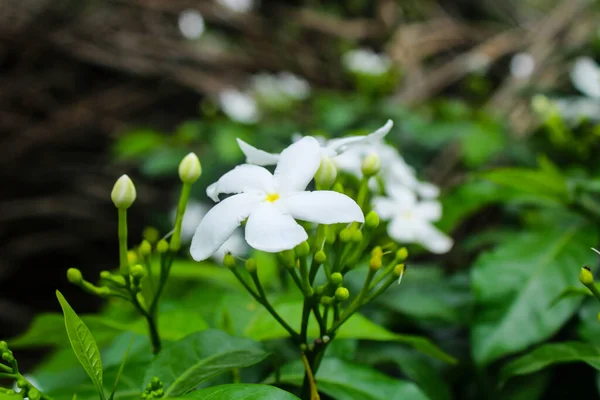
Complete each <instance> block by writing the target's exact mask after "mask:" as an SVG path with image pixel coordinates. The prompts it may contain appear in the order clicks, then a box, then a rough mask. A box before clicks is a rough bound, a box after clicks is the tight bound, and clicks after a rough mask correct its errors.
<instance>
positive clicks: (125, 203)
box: [110, 175, 137, 209]
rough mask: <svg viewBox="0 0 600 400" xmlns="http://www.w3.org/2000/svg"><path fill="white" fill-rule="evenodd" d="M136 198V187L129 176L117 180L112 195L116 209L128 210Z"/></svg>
mask: <svg viewBox="0 0 600 400" xmlns="http://www.w3.org/2000/svg"><path fill="white" fill-rule="evenodd" d="M136 196H137V194H136V192H135V186H134V185H133V182H132V181H131V179H130V178H129V177H128V176H127V175H123V176H121V177H120V178H119V179H117V182H115V186H114V187H113V190H112V192H111V194H110V197H111V199H112V201H113V203H115V207H117V208H120V209H128V208H129V207H131V205H132V204H133V202H134V201H135V198H136Z"/></svg>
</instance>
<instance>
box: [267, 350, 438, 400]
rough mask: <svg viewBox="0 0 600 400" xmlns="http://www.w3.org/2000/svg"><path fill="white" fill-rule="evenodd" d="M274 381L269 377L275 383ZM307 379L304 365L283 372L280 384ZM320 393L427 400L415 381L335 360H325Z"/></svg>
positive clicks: (361, 399) (359, 399) (339, 397)
mask: <svg viewBox="0 0 600 400" xmlns="http://www.w3.org/2000/svg"><path fill="white" fill-rule="evenodd" d="M273 379H274V378H269V379H268V382H272V381H273ZM303 379H304V367H303V366H302V363H301V362H293V363H291V364H287V365H285V366H284V367H283V368H282V369H281V376H280V382H282V383H288V384H291V385H296V386H300V385H302V380H303ZM316 380H317V388H318V389H319V392H321V393H325V394H327V395H328V396H330V397H332V398H334V399H336V400H390V399H402V400H427V396H426V395H425V394H424V393H423V392H422V391H421V390H420V389H419V388H418V387H417V386H416V385H415V384H414V383H412V382H408V381H405V380H401V379H394V378H391V377H389V376H387V375H385V374H383V373H381V372H379V371H377V370H375V369H373V368H371V367H368V366H365V365H358V364H352V363H349V362H344V361H340V360H336V359H331V358H329V359H325V360H323V362H322V363H321V366H320V367H319V370H318V372H317V375H316Z"/></svg>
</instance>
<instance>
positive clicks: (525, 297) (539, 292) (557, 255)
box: [471, 223, 598, 365]
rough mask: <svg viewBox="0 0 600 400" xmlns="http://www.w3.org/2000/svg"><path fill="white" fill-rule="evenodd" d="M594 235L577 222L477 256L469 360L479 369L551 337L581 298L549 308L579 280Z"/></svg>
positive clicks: (526, 234) (589, 258)
mask: <svg viewBox="0 0 600 400" xmlns="http://www.w3.org/2000/svg"><path fill="white" fill-rule="evenodd" d="M597 236H598V235H597V232H596V231H595V230H594V229H592V228H591V227H589V226H587V225H585V224H583V223H577V224H572V225H571V226H567V227H555V228H554V229H552V228H549V229H546V230H543V231H542V230H539V231H532V232H523V233H520V234H517V235H515V236H514V237H512V238H511V239H510V240H507V241H505V242H504V243H502V244H501V245H499V246H498V247H496V248H495V249H494V250H493V251H492V252H488V253H484V254H482V255H481V256H480V257H479V258H478V259H477V261H476V262H475V264H474V267H473V270H472V284H473V290H474V293H475V302H476V307H477V308H476V311H475V318H474V322H473V326H472V330H471V336H472V341H473V347H472V352H473V357H474V359H475V361H476V362H477V363H478V364H480V365H482V364H487V363H489V362H491V361H494V360H496V359H498V358H499V357H502V356H504V355H506V354H511V353H515V352H518V351H521V350H523V349H525V348H527V347H528V346H531V345H533V344H536V343H538V342H540V341H542V340H544V339H547V338H549V337H550V336H552V335H553V334H554V333H555V332H556V331H558V329H560V327H561V326H562V325H563V324H564V323H565V322H566V321H567V320H568V319H569V318H570V317H571V315H572V314H573V313H574V312H575V311H576V309H577V307H578V305H579V304H580V302H581V300H580V299H578V298H570V299H565V300H564V301H562V302H560V303H559V304H556V305H554V306H552V301H553V300H554V299H555V298H556V294H557V293H560V292H561V291H562V290H564V289H565V288H566V287H568V286H569V285H576V284H577V282H578V270H579V268H580V266H581V265H584V264H589V263H591V262H592V261H593V260H594V254H593V253H592V252H591V251H590V250H589V249H590V247H591V246H593V245H594V244H595V243H596V241H597Z"/></svg>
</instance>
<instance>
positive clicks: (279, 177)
mask: <svg viewBox="0 0 600 400" xmlns="http://www.w3.org/2000/svg"><path fill="white" fill-rule="evenodd" d="M392 126H393V123H392V121H388V122H387V123H386V124H385V125H384V126H383V127H381V128H380V129H378V130H376V131H375V132H373V133H371V134H369V135H365V136H351V137H345V138H337V139H331V140H326V139H325V138H322V137H311V136H305V137H297V138H296V139H297V140H296V141H295V142H294V143H293V144H292V145H290V146H289V147H288V148H286V149H285V150H283V151H282V152H281V153H280V154H274V153H268V152H266V151H263V150H260V149H257V148H255V147H253V146H251V145H250V144H248V143H246V142H244V141H242V140H240V139H238V144H239V146H240V149H241V150H242V152H243V153H244V154H245V156H246V164H243V165H240V166H238V167H236V168H234V169H233V170H232V171H230V172H228V173H226V174H225V175H224V176H222V177H221V178H220V179H219V180H218V181H217V182H215V183H214V184H212V185H210V186H209V187H208V188H207V194H208V196H209V197H210V198H211V199H212V200H213V201H215V202H217V203H218V204H217V205H216V206H215V207H214V208H213V209H211V210H210V211H209V212H208V213H207V214H206V216H205V218H203V219H202V221H201V222H200V224H199V225H198V227H197V229H196V233H195V235H194V238H193V240H192V246H191V254H192V257H193V258H194V259H196V260H204V259H206V258H208V257H210V256H211V255H213V254H214V253H215V252H216V251H217V250H218V249H219V248H221V246H222V245H223V244H224V243H225V242H226V241H227V240H228V239H229V238H230V237H231V236H232V235H233V233H234V232H235V231H236V229H237V228H238V227H239V226H240V225H242V223H244V221H246V222H245V238H246V241H247V242H248V244H249V245H250V246H251V247H253V248H255V249H258V250H262V251H267V252H280V251H283V250H289V249H292V248H294V247H295V246H297V245H298V244H300V243H302V242H304V241H306V240H307V238H308V235H307V232H306V230H305V229H304V228H303V227H302V226H301V225H299V224H298V223H297V222H296V220H300V221H306V222H309V223H314V224H338V223H363V222H364V212H368V211H370V210H372V209H374V210H375V211H376V212H377V213H378V214H379V216H380V217H381V218H382V219H384V220H389V221H390V223H389V224H388V229H387V232H388V235H389V236H390V237H391V238H392V239H394V240H396V241H397V242H399V243H418V244H421V245H423V246H424V247H425V248H427V249H428V250H430V251H432V252H434V253H445V252H447V251H448V250H450V248H451V246H452V240H451V239H450V238H449V237H447V236H446V235H444V234H443V233H442V232H440V231H439V230H437V228H435V226H434V225H433V224H432V223H433V222H435V221H437V220H439V218H440V217H441V205H440V203H439V202H438V201H437V200H435V198H436V197H437V196H438V194H439V190H438V189H437V187H435V186H434V185H432V184H430V183H426V182H422V181H420V180H419V179H418V178H417V177H416V174H415V171H414V169H413V168H411V167H410V166H409V165H408V164H406V162H405V161H404V159H403V158H402V157H401V156H400V154H399V153H398V151H397V150H396V149H395V148H394V147H392V146H390V145H388V144H386V143H385V137H386V135H387V134H388V133H389V131H390V130H391V128H392ZM270 165H276V167H275V171H274V173H271V172H270V171H269V170H268V169H266V168H265V166H270ZM313 179H314V181H315V187H316V189H317V190H316V191H307V190H306V188H307V187H308V185H309V184H310V182H311V181H312V180H313ZM352 179H354V181H356V180H359V181H361V182H364V184H365V185H364V186H365V187H364V188H361V187H359V188H357V190H356V191H355V193H354V194H355V195H356V198H355V199H353V198H351V196H349V195H348V194H352V190H348V192H347V193H343V190H327V189H330V188H331V187H332V186H335V184H339V186H341V185H342V184H343V183H346V184H348V183H350V184H351V182H352ZM359 186H360V185H359ZM334 188H335V187H334ZM338 189H339V187H338ZM222 194H233V195H232V196H230V197H227V198H225V199H224V200H223V201H220V198H219V196H220V195H222Z"/></svg>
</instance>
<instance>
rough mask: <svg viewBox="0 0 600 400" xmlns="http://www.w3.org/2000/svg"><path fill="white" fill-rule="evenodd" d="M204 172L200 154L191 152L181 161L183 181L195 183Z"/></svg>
mask: <svg viewBox="0 0 600 400" xmlns="http://www.w3.org/2000/svg"><path fill="white" fill-rule="evenodd" d="M201 174H202V166H201V165H200V160H199V159H198V156H197V155H196V154H194V153H190V154H188V155H187V156H185V157H184V158H183V160H181V162H180V163H179V179H181V181H182V182H183V183H194V182H196V181H197V180H198V178H199V177H200V175H201Z"/></svg>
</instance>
